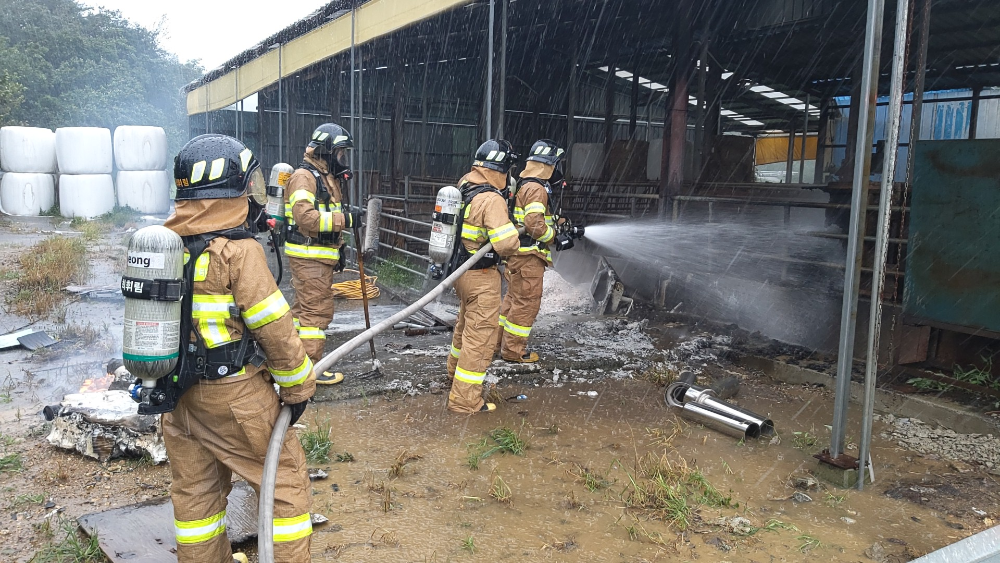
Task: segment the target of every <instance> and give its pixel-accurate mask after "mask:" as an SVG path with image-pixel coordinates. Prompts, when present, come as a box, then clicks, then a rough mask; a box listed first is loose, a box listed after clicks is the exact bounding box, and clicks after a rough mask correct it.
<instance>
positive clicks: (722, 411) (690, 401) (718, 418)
mask: <svg viewBox="0 0 1000 563" xmlns="http://www.w3.org/2000/svg"><path fill="white" fill-rule="evenodd" d="M665 398H666V402H667V404H668V405H669V406H671V407H675V408H678V409H681V414H683V415H684V416H685V417H687V418H689V419H691V420H694V421H696V422H698V423H701V424H704V425H705V426H708V427H711V428H714V429H716V430H719V431H722V432H725V433H727V434H731V435H734V436H737V437H742V438H759V437H760V436H761V435H764V436H770V435H772V434H774V423H773V422H772V421H771V420H770V419H768V418H764V417H762V416H760V415H758V414H755V413H753V412H750V411H748V410H746V409H741V408H739V407H735V406H733V405H730V404H729V403H726V402H725V401H722V400H721V399H718V398H717V397H715V391H712V390H711V389H704V388H701V387H696V386H694V385H690V384H688V383H686V382H680V381H678V382H675V383H672V384H671V385H670V386H669V387H667V391H666V395H665Z"/></svg>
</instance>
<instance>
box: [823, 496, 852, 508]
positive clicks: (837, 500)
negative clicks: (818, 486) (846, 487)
mask: <svg viewBox="0 0 1000 563" xmlns="http://www.w3.org/2000/svg"><path fill="white" fill-rule="evenodd" d="M823 500H825V501H826V503H827V504H829V505H830V506H840V505H841V504H843V502H844V501H845V500H847V493H844V494H842V495H835V494H833V493H826V498H824V499H823Z"/></svg>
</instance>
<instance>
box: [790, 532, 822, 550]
mask: <svg viewBox="0 0 1000 563" xmlns="http://www.w3.org/2000/svg"><path fill="white" fill-rule="evenodd" d="M795 539H797V540H798V541H800V542H802V544H801V545H799V551H801V552H802V553H808V552H810V551H812V550H814V549H816V548H818V547H822V546H823V542H821V541H819V539H817V538H814V537H813V536H810V535H808V534H802V535H801V536H799V537H797V538H795Z"/></svg>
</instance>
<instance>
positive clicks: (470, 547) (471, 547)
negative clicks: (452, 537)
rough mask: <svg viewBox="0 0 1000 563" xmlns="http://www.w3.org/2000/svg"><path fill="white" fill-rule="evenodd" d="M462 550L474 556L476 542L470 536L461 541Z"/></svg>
mask: <svg viewBox="0 0 1000 563" xmlns="http://www.w3.org/2000/svg"><path fill="white" fill-rule="evenodd" d="M462 549H464V550H466V551H468V552H469V553H471V554H473V555H475V554H476V540H475V538H473V537H472V536H469V537H467V538H465V539H463V540H462Z"/></svg>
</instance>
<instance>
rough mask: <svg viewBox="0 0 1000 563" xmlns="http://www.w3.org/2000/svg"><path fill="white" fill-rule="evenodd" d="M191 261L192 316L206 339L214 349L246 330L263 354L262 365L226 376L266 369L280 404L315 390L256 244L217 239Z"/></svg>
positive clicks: (309, 367) (304, 397)
mask: <svg viewBox="0 0 1000 563" xmlns="http://www.w3.org/2000/svg"><path fill="white" fill-rule="evenodd" d="M196 266H197V267H196V268H195V280H194V284H193V298H192V317H193V318H194V326H195V330H197V331H198V332H199V333H200V334H201V337H202V338H203V339H204V340H205V344H206V345H207V346H208V347H209V348H215V347H218V346H221V345H223V344H226V343H228V342H233V341H237V340H240V339H241V338H243V336H244V335H245V333H246V331H247V330H248V329H249V330H250V332H251V333H252V334H253V336H254V338H255V339H256V340H257V342H258V343H259V344H260V346H261V348H263V350H264V355H265V356H266V357H267V362H266V363H265V365H264V366H262V367H261V368H257V367H255V366H253V365H248V366H246V367H245V368H244V369H243V370H242V371H240V372H238V373H237V374H231V375H230V379H229V380H230V381H231V380H232V379H231V378H234V377H240V378H246V377H257V376H260V375H266V374H264V373H262V372H263V370H264V368H266V370H267V372H268V373H269V374H270V377H271V378H272V379H273V380H274V382H275V383H277V384H278V385H279V387H280V394H281V400H282V401H284V402H285V403H289V404H293V403H299V402H302V401H305V400H307V399H308V398H309V397H311V396H312V395H313V392H314V391H315V389H316V383H315V376H314V375H313V372H312V363H311V362H310V360H309V358H307V357H306V352H305V349H304V348H303V347H302V342H301V340H299V337H298V333H297V332H296V330H295V326H294V325H293V323H292V316H291V314H290V313H289V307H288V303H287V302H286V301H285V298H284V296H282V294H281V292H280V291H279V290H278V287H277V286H276V285H275V283H274V279H273V278H272V277H271V274H270V271H269V270H268V269H267V260H266V258H265V256H264V249H263V247H261V245H260V243H259V242H257V241H255V240H253V239H243V240H229V239H226V238H221V237H220V238H216V239H214V240H212V242H211V243H210V244H209V245H208V248H206V249H205V252H204V253H203V254H202V255H201V257H200V258H199V259H198V261H197V262H196ZM216 381H220V382H222V381H226V379H222V380H216ZM203 383H214V382H203Z"/></svg>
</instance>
